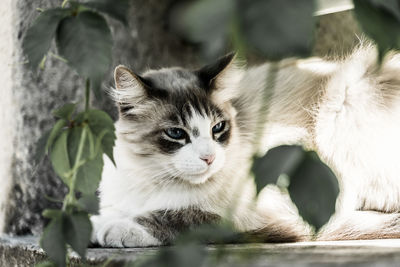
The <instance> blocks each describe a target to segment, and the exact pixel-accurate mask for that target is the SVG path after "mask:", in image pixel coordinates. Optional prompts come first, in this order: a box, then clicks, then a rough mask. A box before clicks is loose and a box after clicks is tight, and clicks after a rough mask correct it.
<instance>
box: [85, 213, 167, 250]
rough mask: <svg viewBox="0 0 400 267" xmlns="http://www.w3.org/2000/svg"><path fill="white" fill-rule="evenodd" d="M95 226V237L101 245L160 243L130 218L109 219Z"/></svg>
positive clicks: (154, 244) (147, 244) (142, 245)
mask: <svg viewBox="0 0 400 267" xmlns="http://www.w3.org/2000/svg"><path fill="white" fill-rule="evenodd" d="M101 221H103V222H105V223H104V224H101V225H99V221H97V226H95V227H94V228H95V233H94V236H93V237H92V240H93V239H95V240H96V241H97V243H98V244H100V245H101V246H102V247H118V248H122V247H149V246H158V245H161V242H160V241H159V240H157V239H156V238H154V237H153V236H151V235H150V234H149V233H148V232H147V231H146V230H145V229H144V228H143V227H142V226H141V225H139V224H137V223H135V222H134V221H133V220H130V219H109V220H101Z"/></svg>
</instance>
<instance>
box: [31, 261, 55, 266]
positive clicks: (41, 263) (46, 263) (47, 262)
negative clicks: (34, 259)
mask: <svg viewBox="0 0 400 267" xmlns="http://www.w3.org/2000/svg"><path fill="white" fill-rule="evenodd" d="M35 267H57V265H56V264H55V263H53V262H51V261H42V262H40V263H38V264H35Z"/></svg>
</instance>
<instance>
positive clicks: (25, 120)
mask: <svg viewBox="0 0 400 267" xmlns="http://www.w3.org/2000/svg"><path fill="white" fill-rule="evenodd" d="M173 2H174V0H163V1H160V0H132V7H131V9H130V10H129V27H124V26H123V25H122V24H120V23H119V22H117V21H114V20H111V19H110V20H109V21H110V23H111V25H112V32H113V36H114V39H115V45H114V49H113V56H114V61H113V66H112V67H114V66H115V65H118V64H124V65H127V66H129V67H131V68H132V69H134V70H135V71H137V72H141V71H143V70H145V69H147V68H158V67H164V66H172V65H180V66H184V67H193V66H197V65H198V62H199V61H198V58H197V56H196V51H195V49H194V48H193V47H191V46H190V45H188V44H186V43H185V42H183V41H182V40H181V39H180V38H178V37H177V36H175V35H174V34H172V33H171V32H170V31H169V30H168V23H167V22H168V10H169V8H170V7H171V4H172V3H173ZM59 5H61V0H57V1H55V0H1V4H0V15H1V16H2V18H0V25H1V26H0V33H2V34H4V35H2V38H3V36H5V37H4V38H5V39H7V40H8V42H3V40H2V42H3V43H1V42H0V43H1V44H0V52H2V55H0V64H1V67H0V70H1V71H0V72H1V73H0V77H1V78H2V83H3V88H2V89H1V95H0V112H1V113H0V115H1V116H0V125H1V127H0V142H1V143H0V149H1V151H0V183H1V185H2V186H1V189H0V232H6V233H11V234H29V233H33V234H38V233H39V232H40V231H41V229H42V226H43V218H42V217H41V213H42V211H43V209H45V208H49V207H54V206H57V205H59V204H57V203H53V202H51V201H49V200H48V199H47V198H46V196H49V197H53V198H57V199H62V198H63V195H64V194H65V192H66V189H65V187H64V186H63V185H62V183H61V182H60V180H59V179H58V178H57V177H56V176H55V174H54V172H53V171H52V169H51V166H50V163H49V161H48V160H47V159H45V160H44V161H43V162H42V163H41V164H40V165H38V166H35V165H34V152H35V143H36V141H37V140H38V139H39V137H40V136H41V134H42V133H43V132H44V131H45V130H47V129H50V128H51V126H52V125H53V123H54V119H53V117H52V115H51V113H50V111H51V110H53V109H55V108H57V107H59V106H61V105H62V104H64V103H66V102H79V101H80V102H81V103H82V92H83V82H82V80H81V79H80V78H79V76H78V75H77V74H76V73H75V72H74V71H73V70H71V69H69V68H68V67H67V66H66V65H65V63H63V62H61V61H59V60H57V59H55V58H52V57H49V58H48V60H47V61H46V64H45V69H44V70H43V71H39V72H38V73H32V72H31V71H30V70H28V67H27V65H26V64H24V62H25V58H24V56H23V54H22V49H21V46H22V40H23V38H24V36H25V33H26V30H27V28H28V27H29V25H31V23H32V21H33V20H34V18H36V17H37V15H38V12H37V11H36V8H48V7H53V6H59ZM328 16H331V15H328ZM328 16H326V17H321V18H320V25H319V30H318V32H317V37H316V40H317V42H318V44H317V46H316V48H315V52H314V53H315V54H316V55H325V54H332V53H336V52H337V51H343V50H341V49H343V47H346V49H347V50H349V49H350V48H351V47H352V46H353V45H354V43H355V42H354V41H355V40H356V37H355V35H354V31H355V30H354V28H352V27H354V25H355V24H354V21H352V19H351V12H345V13H343V14H341V15H338V16H336V15H334V16H333V17H332V18H333V19H332V20H331V19H329V17H328ZM340 16H345V17H347V18H348V19H349V21H350V22H347V21H346V22H345V21H344V20H343V18H342V17H340ZM339 24H340V26H339ZM337 27H339V28H337ZM342 27H343V28H342ZM349 27H350V28H349ZM332 29H334V31H332ZM332 32H335V34H333V35H332ZM342 33H345V35H346V36H347V37H346V38H347V39H346V40H348V41H346V42H343V41H341V40H339V39H340V38H342ZM6 37H7V38H6ZM52 49H53V51H54V47H53V48H52ZM109 73H110V75H109V76H108V77H106V78H105V81H104V84H103V85H104V87H107V86H111V85H112V68H110V71H109ZM92 102H93V104H94V105H95V106H97V107H100V108H104V109H105V110H106V111H108V112H109V113H110V114H113V116H114V118H115V114H116V113H115V108H114V107H113V105H112V103H110V102H109V100H107V98H106V97H104V98H103V99H102V100H98V99H92Z"/></svg>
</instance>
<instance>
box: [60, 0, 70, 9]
mask: <svg viewBox="0 0 400 267" xmlns="http://www.w3.org/2000/svg"><path fill="white" fill-rule="evenodd" d="M68 1H69V0H64V1H63V2H62V4H61V7H65V5H66V4H67V3H68Z"/></svg>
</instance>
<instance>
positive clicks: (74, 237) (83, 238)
mask: <svg viewBox="0 0 400 267" xmlns="http://www.w3.org/2000/svg"><path fill="white" fill-rule="evenodd" d="M91 233H92V225H91V223H90V220H89V216H88V214H87V213H86V212H75V213H72V214H67V215H66V216H65V224H64V237H65V240H66V242H67V243H68V244H69V245H71V247H72V249H73V250H75V251H76V252H77V253H78V254H79V255H80V256H81V257H82V258H83V257H85V253H86V248H87V246H88V244H89V241H90V235H91Z"/></svg>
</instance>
